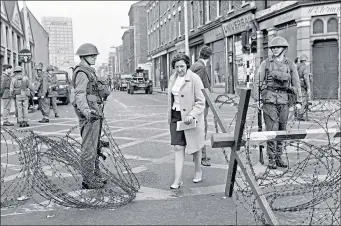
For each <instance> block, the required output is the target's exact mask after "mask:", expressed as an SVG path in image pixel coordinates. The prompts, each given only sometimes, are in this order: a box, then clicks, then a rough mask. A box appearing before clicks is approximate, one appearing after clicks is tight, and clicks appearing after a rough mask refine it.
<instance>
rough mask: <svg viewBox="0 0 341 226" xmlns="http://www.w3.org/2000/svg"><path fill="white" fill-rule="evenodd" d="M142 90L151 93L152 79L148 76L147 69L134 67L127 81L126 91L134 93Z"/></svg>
mask: <svg viewBox="0 0 341 226" xmlns="http://www.w3.org/2000/svg"><path fill="white" fill-rule="evenodd" d="M139 90H144V92H145V93H149V94H152V93H153V81H151V80H149V78H148V71H147V70H144V69H142V68H141V67H139V68H137V69H136V72H135V73H134V74H133V75H132V78H131V80H130V81H129V82H128V87H127V92H128V93H130V94H134V92H135V91H139Z"/></svg>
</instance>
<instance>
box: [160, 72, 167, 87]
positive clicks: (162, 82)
mask: <svg viewBox="0 0 341 226" xmlns="http://www.w3.org/2000/svg"><path fill="white" fill-rule="evenodd" d="M165 83H166V81H165V77H164V75H163V71H161V73H160V87H161V91H165V86H166V84H165Z"/></svg>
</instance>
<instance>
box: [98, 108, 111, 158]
mask: <svg viewBox="0 0 341 226" xmlns="http://www.w3.org/2000/svg"><path fill="white" fill-rule="evenodd" d="M104 103H105V102H103V103H102V105H101V106H102V108H101V112H102V113H103V111H104ZM99 120H100V121H99V122H100V123H99V126H100V127H99V134H98V143H97V155H98V157H101V158H102V159H103V160H104V161H105V160H106V158H107V157H106V156H105V155H104V154H103V152H102V148H108V147H109V142H107V141H102V140H101V134H102V125H103V120H104V117H103V115H102V116H101V117H100V119H99Z"/></svg>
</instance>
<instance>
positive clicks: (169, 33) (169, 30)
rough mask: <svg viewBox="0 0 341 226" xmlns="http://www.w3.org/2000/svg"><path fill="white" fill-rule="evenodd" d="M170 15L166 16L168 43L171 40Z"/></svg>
mask: <svg viewBox="0 0 341 226" xmlns="http://www.w3.org/2000/svg"><path fill="white" fill-rule="evenodd" d="M171 18H172V17H171V15H168V42H171V40H172V23H171Z"/></svg>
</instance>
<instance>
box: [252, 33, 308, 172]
mask: <svg viewBox="0 0 341 226" xmlns="http://www.w3.org/2000/svg"><path fill="white" fill-rule="evenodd" d="M288 47H289V44H288V42H287V40H285V39H284V38H283V37H280V36H277V37H275V38H273V39H272V40H271V42H270V46H269V48H270V49H271V51H272V52H273V55H272V56H270V57H269V58H267V59H266V60H264V61H263V62H262V63H261V65H260V67H259V69H258V74H257V75H256V76H255V84H254V85H255V87H254V97H255V99H256V100H258V92H261V99H262V102H263V115H264V121H265V126H266V130H267V131H280V130H286V125H287V121H288V116H289V106H290V105H292V104H295V103H296V108H297V109H300V108H301V104H300V103H301V98H302V94H301V87H300V82H299V77H298V74H297V70H296V67H295V65H294V63H293V61H292V60H290V59H289V58H287V57H286V56H285V53H286V51H287V48H288ZM292 86H294V88H295V89H293V88H292ZM295 97H297V101H296V100H295ZM260 107H261V106H260ZM282 149H283V144H282V141H277V142H276V141H268V142H267V154H268V158H269V165H268V167H269V168H270V169H276V168H277V167H283V168H285V167H287V164H286V163H285V162H284V161H283V160H282V157H281V156H282V153H283V150H282Z"/></svg>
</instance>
